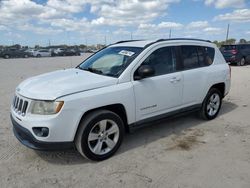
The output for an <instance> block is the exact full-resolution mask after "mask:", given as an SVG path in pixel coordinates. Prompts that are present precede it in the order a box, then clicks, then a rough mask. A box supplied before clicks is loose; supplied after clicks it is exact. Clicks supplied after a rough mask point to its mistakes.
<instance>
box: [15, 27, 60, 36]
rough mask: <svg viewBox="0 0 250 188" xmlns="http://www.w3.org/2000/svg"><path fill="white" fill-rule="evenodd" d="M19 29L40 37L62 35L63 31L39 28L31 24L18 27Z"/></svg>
mask: <svg viewBox="0 0 250 188" xmlns="http://www.w3.org/2000/svg"><path fill="white" fill-rule="evenodd" d="M17 28H18V29H20V30H21V31H33V32H34V33H36V34H40V35H48V34H49V35H54V34H58V33H61V32H62V31H63V30H61V29H54V28H51V27H38V26H33V25H30V24H24V25H18V26H17Z"/></svg>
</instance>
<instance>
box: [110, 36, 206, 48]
mask: <svg viewBox="0 0 250 188" xmlns="http://www.w3.org/2000/svg"><path fill="white" fill-rule="evenodd" d="M173 41H183V42H187V41H193V42H206V43H211V41H209V40H202V39H192V38H172V39H158V40H127V41H119V42H117V43H115V44H112V46H130V47H142V48H144V47H147V46H150V45H151V44H154V43H158V42H173Z"/></svg>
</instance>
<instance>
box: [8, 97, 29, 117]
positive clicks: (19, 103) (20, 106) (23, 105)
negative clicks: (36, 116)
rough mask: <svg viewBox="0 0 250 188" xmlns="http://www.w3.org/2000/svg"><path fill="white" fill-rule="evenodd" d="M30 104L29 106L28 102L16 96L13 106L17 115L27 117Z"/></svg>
mask: <svg viewBox="0 0 250 188" xmlns="http://www.w3.org/2000/svg"><path fill="white" fill-rule="evenodd" d="M28 104H29V103H28V101H26V100H25V99H23V98H21V97H19V96H16V95H15V97H14V99H13V104H12V106H13V108H14V110H15V112H16V113H18V114H19V115H22V116H25V114H26V112H27V108H28Z"/></svg>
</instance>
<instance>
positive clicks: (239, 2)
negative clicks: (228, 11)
mask: <svg viewBox="0 0 250 188" xmlns="http://www.w3.org/2000/svg"><path fill="white" fill-rule="evenodd" d="M205 4H206V5H207V6H211V5H213V6H215V7H216V8H218V9H222V8H229V7H232V8H242V7H244V5H245V0H205Z"/></svg>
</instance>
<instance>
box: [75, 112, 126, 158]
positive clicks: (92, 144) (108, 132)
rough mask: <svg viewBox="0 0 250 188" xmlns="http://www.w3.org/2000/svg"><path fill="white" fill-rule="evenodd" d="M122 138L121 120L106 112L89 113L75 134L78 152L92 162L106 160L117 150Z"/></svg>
mask: <svg viewBox="0 0 250 188" xmlns="http://www.w3.org/2000/svg"><path fill="white" fill-rule="evenodd" d="M123 136H124V124H123V121H122V119H121V118H120V117H119V116H118V115H117V114H115V113H113V112H111V111H108V110H97V111H94V112H91V113H89V114H88V115H86V117H84V119H83V120H82V121H81V123H80V125H79V128H78V131H77V133H76V138H75V145H76V148H77V150H78V152H79V153H80V154H81V155H82V156H84V157H86V158H88V159H90V160H94V161H101V160H105V159H108V158H109V157H111V156H112V155H114V153H115V152H116V151H117V150H118V149H119V147H120V145H121V143H122V140H123Z"/></svg>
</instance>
